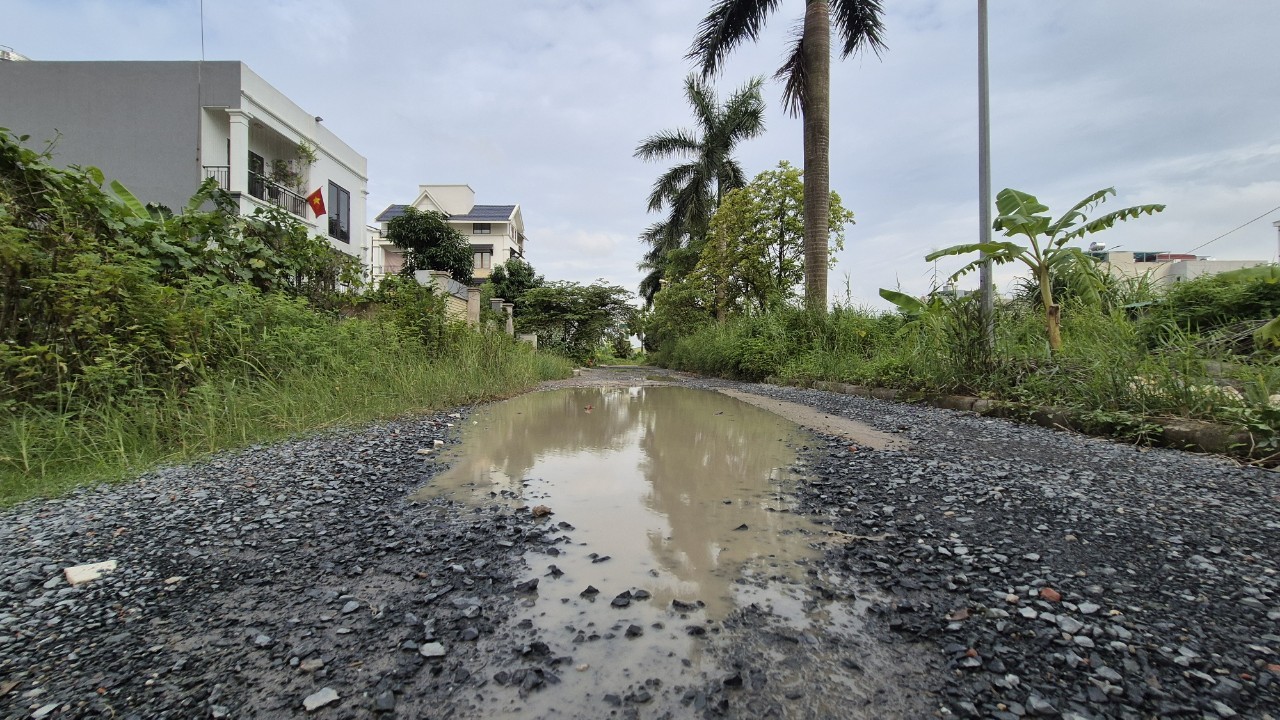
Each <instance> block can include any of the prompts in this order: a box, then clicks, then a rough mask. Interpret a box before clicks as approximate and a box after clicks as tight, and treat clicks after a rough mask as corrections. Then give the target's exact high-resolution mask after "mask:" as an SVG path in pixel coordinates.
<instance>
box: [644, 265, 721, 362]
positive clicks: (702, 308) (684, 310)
mask: <svg viewBox="0 0 1280 720" xmlns="http://www.w3.org/2000/svg"><path fill="white" fill-rule="evenodd" d="M713 307H714V296H713V293H712V290H711V287H710V285H708V284H707V283H705V282H703V281H701V280H700V279H698V278H689V279H687V280H685V281H684V282H679V283H675V284H674V285H671V286H669V287H668V288H667V289H665V290H663V291H662V292H660V293H658V295H657V296H656V297H655V298H654V301H653V308H652V310H651V311H650V312H648V313H646V314H645V315H644V318H643V322H642V323H641V324H640V329H641V332H640V333H638V334H639V335H640V336H641V342H642V344H643V345H644V349H645V350H646V351H647V352H655V351H659V350H663V349H670V348H671V347H673V346H674V344H675V342H676V341H678V340H679V339H681V338H683V337H685V336H687V335H689V334H691V333H694V332H696V331H697V330H698V329H699V328H700V327H702V326H703V325H706V324H708V323H711V322H714V320H715V315H714V314H713Z"/></svg>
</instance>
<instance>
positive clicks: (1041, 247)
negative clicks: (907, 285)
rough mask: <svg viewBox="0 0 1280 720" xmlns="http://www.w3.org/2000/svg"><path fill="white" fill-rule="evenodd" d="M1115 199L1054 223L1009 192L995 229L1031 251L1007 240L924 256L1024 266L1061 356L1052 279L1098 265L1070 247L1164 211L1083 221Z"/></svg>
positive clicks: (1098, 200)
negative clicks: (1020, 238) (1035, 286)
mask: <svg viewBox="0 0 1280 720" xmlns="http://www.w3.org/2000/svg"><path fill="white" fill-rule="evenodd" d="M1115 194H1116V190H1115V188H1104V189H1102V190H1099V191H1097V192H1095V193H1092V194H1090V195H1089V196H1088V197H1086V198H1085V199H1083V200H1081V201H1080V202H1078V203H1076V204H1075V206H1074V207H1072V208H1071V209H1070V210H1068V211H1067V212H1066V213H1065V214H1064V215H1063V216H1062V217H1060V218H1058V219H1057V220H1054V219H1053V218H1052V216H1050V215H1048V214H1047V213H1048V212H1049V208H1048V207H1046V206H1045V205H1042V204H1041V203H1040V201H1039V200H1037V199H1036V197H1035V196H1034V195H1030V194H1028V193H1024V192H1022V191H1020V190H1013V189H1012V188H1005V189H1004V190H1001V191H1000V193H999V194H998V195H996V210H997V211H998V212H999V215H998V216H997V217H996V219H995V223H994V228H995V229H996V230H997V231H1001V232H1003V233H1004V234H1005V237H1018V236H1025V237H1026V240H1027V242H1029V243H1030V247H1025V246H1022V245H1019V244H1017V243H1016V242H1012V241H1007V240H1006V241H999V242H989V243H966V244H964V245H953V246H952V247H949V248H944V249H942V250H938V251H936V252H932V253H929V254H928V255H926V256H925V260H927V261H930V262H932V261H934V260H936V259H938V258H940V257H947V256H949V255H968V254H971V253H976V252H985V253H986V254H987V257H989V258H990V259H991V261H992V262H993V263H995V264H997V265H1002V264H1004V263H1009V262H1021V263H1023V264H1024V265H1026V266H1027V267H1028V268H1030V269H1031V273H1032V275H1033V276H1035V279H1036V282H1037V283H1038V284H1039V285H1040V299H1041V300H1042V301H1043V303H1044V312H1045V326H1046V331H1047V334H1048V338H1049V347H1050V349H1052V350H1053V351H1054V352H1057V351H1058V350H1060V349H1061V348H1062V331H1061V321H1062V308H1061V307H1059V306H1058V304H1057V303H1055V302H1054V300H1053V285H1052V283H1051V282H1050V279H1051V276H1052V275H1053V273H1054V272H1055V271H1057V270H1061V269H1065V268H1066V267H1067V266H1069V265H1072V264H1077V265H1078V266H1080V267H1092V263H1093V262H1094V260H1093V258H1091V257H1089V256H1088V255H1086V254H1085V252H1084V251H1083V250H1081V249H1080V248H1078V247H1071V246H1069V245H1068V244H1067V243H1069V242H1071V241H1072V240H1078V239H1080V238H1083V237H1085V236H1086V235H1092V234H1093V233H1096V232H1100V231H1102V230H1106V229H1108V228H1110V227H1112V226H1114V225H1115V224H1116V223H1117V222H1122V221H1125V220H1133V219H1136V218H1138V217H1141V216H1142V215H1144V214H1145V215H1154V214H1156V213H1158V212H1161V211H1163V210H1164V205H1135V206H1133V207H1127V208H1124V209H1123V210H1115V211H1113V212H1109V213H1107V214H1105V215H1101V216H1099V217H1096V218H1093V219H1089V218H1088V217H1087V216H1086V215H1085V213H1088V212H1090V211H1092V210H1093V209H1094V208H1096V207H1097V206H1099V205H1101V204H1102V203H1103V202H1105V201H1106V199H1107V196H1108V195H1115ZM982 262H983V260H982V259H981V258H979V259H977V260H974V261H972V262H970V263H969V264H968V265H965V266H964V267H962V268H960V270H958V271H957V272H956V273H955V274H954V275H952V276H951V279H952V280H954V279H956V278H958V277H960V276H961V275H964V274H965V273H968V272H971V271H973V270H976V269H978V268H979V267H980V266H981V265H982Z"/></svg>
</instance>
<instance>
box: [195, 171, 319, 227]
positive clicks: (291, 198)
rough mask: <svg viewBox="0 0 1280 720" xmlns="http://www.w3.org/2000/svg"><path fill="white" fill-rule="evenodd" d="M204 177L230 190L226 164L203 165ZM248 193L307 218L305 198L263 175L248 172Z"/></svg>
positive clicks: (229, 175)
mask: <svg viewBox="0 0 1280 720" xmlns="http://www.w3.org/2000/svg"><path fill="white" fill-rule="evenodd" d="M204 176H205V179H208V178H213V179H214V180H215V181H217V183H218V187H220V188H222V189H223V190H227V191H228V192H230V190H231V168H229V167H228V166H226V165H205V166H204ZM249 195H250V196H252V197H255V198H257V199H259V200H262V201H263V202H267V203H271V204H272V205H275V206H276V207H278V208H280V209H281V210H285V211H286V212H290V213H292V214H294V215H297V216H298V217H300V218H302V219H303V220H306V219H307V199H306V198H304V197H302V196H301V195H299V194H298V193H296V192H294V191H292V190H290V189H289V188H287V187H284V186H283V185H280V184H279V183H276V182H273V181H272V180H271V179H270V178H268V177H267V176H265V175H262V174H260V173H256V172H250V173H249Z"/></svg>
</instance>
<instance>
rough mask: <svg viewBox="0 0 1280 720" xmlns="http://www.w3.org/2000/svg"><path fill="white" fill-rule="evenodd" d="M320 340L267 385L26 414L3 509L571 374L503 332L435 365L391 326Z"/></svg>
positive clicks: (1, 470) (243, 383)
mask: <svg viewBox="0 0 1280 720" xmlns="http://www.w3.org/2000/svg"><path fill="white" fill-rule="evenodd" d="M320 340H321V341H323V342H324V343H325V344H326V347H327V349H326V351H325V352H324V353H323V354H322V355H321V356H320V357H319V359H315V358H314V357H313V358H312V359H311V360H309V362H308V363H307V364H306V365H305V366H303V367H295V368H291V369H286V370H283V371H282V372H278V373H269V374H267V376H265V377H264V376H263V374H262V373H260V372H254V373H245V374H244V375H242V376H236V375H233V374H230V373H221V374H218V375H214V376H212V377H209V378H207V379H205V381H204V382H202V383H200V384H198V385H196V386H194V387H192V388H190V389H188V390H186V391H185V392H182V393H181V394H179V393H175V392H169V393H164V394H156V393H149V394H139V395H136V396H127V397H124V398H120V399H117V400H116V401H114V402H111V403H109V404H98V405H96V406H94V407H87V408H82V409H80V410H78V411H77V412H75V413H57V412H51V411H43V410H37V409H31V408H26V409H21V408H20V409H19V410H18V411H16V412H14V413H13V414H12V415H11V416H10V417H9V419H8V420H7V421H6V422H7V424H8V432H5V433H2V434H3V438H2V439H0V504H12V503H15V502H19V501H21V500H24V499H28V498H32V497H37V496H51V495H57V494H60V493H63V492H66V491H67V490H69V489H72V488H75V487H78V486H83V485H88V484H95V483H99V482H104V481H108V482H109V481H118V480H121V479H124V478H127V477H130V476H132V475H135V474H136V473H138V472H140V471H143V470H145V469H147V468H149V467H152V466H155V465H156V464H158V463H166V462H179V461H186V460H191V459H194V458H198V457H201V456H203V455H206V454H208V453H212V452H216V451H218V450H223V449H228V448H235V447H241V446H244V445H249V444H253V443H259V442H264V441H271V440H278V439H281V438H285V437H289V436H293V435H297V434H300V433H305V432H308V431H313V430H317V429H321V428H327V427H335V426H348V425H358V424H361V423H365V422H369V421H372V420H376V419H379V418H387V417H392V416H396V415H400V414H404V413H413V412H426V411H431V410H439V409H443V408H448V407H453V406H457V405H461V404H467V403H473V402H478V401H483V400H489V399H494V398H501V397H507V396H510V395H513V394H515V393H518V392H520V391H522V390H524V389H527V388H529V387H530V386H532V385H534V384H536V383H537V382H539V381H541V380H544V379H551V378H557V377H567V376H568V375H569V374H570V373H571V369H572V365H571V364H570V363H569V362H568V361H567V360H564V359H562V358H559V357H557V356H553V355H548V354H543V353H535V352H533V351H532V350H530V349H529V348H528V347H527V346H523V345H520V344H517V343H515V342H513V341H512V340H510V339H509V338H507V337H505V336H502V335H495V334H489V335H480V334H476V333H471V332H465V333H459V334H458V336H457V337H456V338H455V339H454V341H453V342H451V343H450V345H449V350H448V351H447V352H444V353H442V354H441V355H439V356H437V357H428V356H427V353H426V352H425V350H424V349H423V348H422V346H421V345H420V344H418V343H416V342H414V341H411V340H407V339H405V338H404V337H402V336H399V335H397V333H396V331H395V330H394V329H393V326H392V325H390V324H387V323H380V322H372V321H362V320H351V321H346V322H342V323H335V325H334V329H333V331H332V332H330V333H325V335H324V337H323V338H320Z"/></svg>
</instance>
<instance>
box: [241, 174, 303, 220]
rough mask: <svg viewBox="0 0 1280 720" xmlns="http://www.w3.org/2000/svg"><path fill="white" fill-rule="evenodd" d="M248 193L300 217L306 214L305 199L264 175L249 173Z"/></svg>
mask: <svg viewBox="0 0 1280 720" xmlns="http://www.w3.org/2000/svg"><path fill="white" fill-rule="evenodd" d="M249 194H250V195H252V196H254V197H256V198H258V199H259V200H265V201H267V202H269V203H271V204H272V205H275V206H276V207H278V208H281V209H284V210H287V211H288V212H291V213H293V214H294V215H297V216H298V217H300V218H306V216H307V199H306V198H304V197H302V196H301V195H299V194H298V193H296V192H294V191H292V190H290V189H289V188H286V187H284V186H281V185H277V184H276V183H274V182H272V181H271V180H269V179H268V178H267V177H266V176H265V175H259V174H258V173H255V172H251V173H249Z"/></svg>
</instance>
